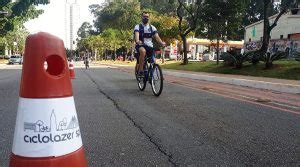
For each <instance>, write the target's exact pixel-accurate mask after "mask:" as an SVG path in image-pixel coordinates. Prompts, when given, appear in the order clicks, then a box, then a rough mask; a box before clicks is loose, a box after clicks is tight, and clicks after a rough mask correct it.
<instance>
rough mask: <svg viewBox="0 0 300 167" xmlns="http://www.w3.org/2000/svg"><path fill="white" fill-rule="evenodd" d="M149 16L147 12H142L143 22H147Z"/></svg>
mask: <svg viewBox="0 0 300 167" xmlns="http://www.w3.org/2000/svg"><path fill="white" fill-rule="evenodd" d="M149 17H150V15H149V14H147V13H144V14H143V15H142V21H143V23H144V24H148V22H149Z"/></svg>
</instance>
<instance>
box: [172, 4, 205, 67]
mask: <svg viewBox="0 0 300 167" xmlns="http://www.w3.org/2000/svg"><path fill="white" fill-rule="evenodd" d="M177 2H178V4H179V5H178V7H177V16H178V18H179V22H178V29H179V35H180V37H181V40H182V43H183V53H184V59H183V64H184V65H186V64H188V59H187V39H186V38H187V36H188V35H189V34H190V33H191V32H192V31H194V30H195V29H196V28H197V23H198V20H199V18H200V17H201V10H202V9H203V6H202V4H203V3H202V0H197V1H196V3H192V4H190V5H187V4H185V2H184V1H183V0H178V1H177Z"/></svg>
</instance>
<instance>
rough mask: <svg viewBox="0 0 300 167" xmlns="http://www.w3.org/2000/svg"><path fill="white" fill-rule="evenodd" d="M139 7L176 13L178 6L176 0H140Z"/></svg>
mask: <svg viewBox="0 0 300 167" xmlns="http://www.w3.org/2000/svg"><path fill="white" fill-rule="evenodd" d="M140 3H141V8H143V9H152V10H155V11H157V12H159V13H166V14H171V15H173V13H176V9H177V6H178V3H177V0H140Z"/></svg>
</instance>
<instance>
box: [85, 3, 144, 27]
mask: <svg viewBox="0 0 300 167" xmlns="http://www.w3.org/2000/svg"><path fill="white" fill-rule="evenodd" d="M90 10H91V12H92V13H93V14H94V16H95V17H96V20H95V23H94V26H95V28H96V29H97V31H98V32H102V31H104V30H105V29H109V28H113V29H118V30H131V29H133V27H134V25H136V24H138V23H139V21H140V13H141V11H140V5H139V3H137V2H123V3H121V2H120V3H110V4H109V5H108V6H107V5H91V6H90Z"/></svg>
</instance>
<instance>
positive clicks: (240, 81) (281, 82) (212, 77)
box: [106, 64, 300, 94]
mask: <svg viewBox="0 0 300 167" xmlns="http://www.w3.org/2000/svg"><path fill="white" fill-rule="evenodd" d="M106 65H107V66H115V67H119V68H130V69H131V68H132V69H133V67H132V66H130V65H128V66H127V65H118V64H113V65H108V64H106ZM163 73H164V74H165V75H169V76H175V77H180V78H188V79H194V80H200V81H209V82H218V83H226V84H231V85H237V86H245V87H250V88H258V89H265V90H271V91H275V92H282V93H291V94H300V81H297V80H286V79H276V78H266V77H252V76H243V75H229V74H216V73H205V72H192V71H181V70H169V69H163Z"/></svg>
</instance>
